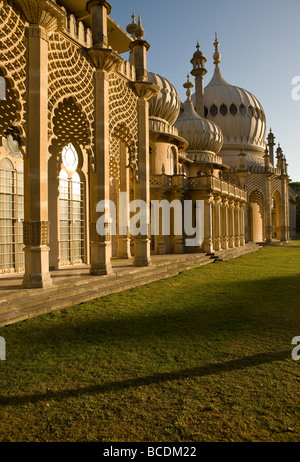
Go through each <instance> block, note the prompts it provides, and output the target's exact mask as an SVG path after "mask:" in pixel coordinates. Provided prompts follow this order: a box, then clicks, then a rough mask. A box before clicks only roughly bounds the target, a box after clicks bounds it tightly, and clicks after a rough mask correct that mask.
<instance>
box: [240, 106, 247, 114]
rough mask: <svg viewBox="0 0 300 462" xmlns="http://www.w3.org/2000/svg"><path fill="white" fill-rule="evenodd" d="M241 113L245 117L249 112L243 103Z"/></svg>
mask: <svg viewBox="0 0 300 462" xmlns="http://www.w3.org/2000/svg"><path fill="white" fill-rule="evenodd" d="M240 113H241V115H242V116H243V117H245V115H246V114H247V109H246V107H245V106H244V105H243V104H241V105H240Z"/></svg>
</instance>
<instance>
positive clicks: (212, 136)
mask: <svg viewBox="0 0 300 462" xmlns="http://www.w3.org/2000/svg"><path fill="white" fill-rule="evenodd" d="M192 86H193V84H192V83H191V82H189V80H188V82H187V83H186V84H185V85H184V87H185V88H188V91H187V96H188V99H187V100H186V102H185V103H184V107H183V112H182V113H181V114H180V115H179V117H178V119H177V121H176V123H175V124H174V125H175V127H176V128H177V130H178V133H179V135H180V136H181V137H182V138H184V139H186V140H187V141H188V143H189V146H188V149H187V151H198V152H199V151H200V152H203V151H206V152H212V153H214V154H218V153H219V152H220V151H221V149H222V145H223V134H222V131H221V129H220V128H219V127H218V125H216V124H215V123H214V122H211V121H210V120H207V119H204V118H203V117H200V116H199V115H198V114H197V112H196V111H195V109H194V105H193V103H192V100H191V91H190V88H191V87H192Z"/></svg>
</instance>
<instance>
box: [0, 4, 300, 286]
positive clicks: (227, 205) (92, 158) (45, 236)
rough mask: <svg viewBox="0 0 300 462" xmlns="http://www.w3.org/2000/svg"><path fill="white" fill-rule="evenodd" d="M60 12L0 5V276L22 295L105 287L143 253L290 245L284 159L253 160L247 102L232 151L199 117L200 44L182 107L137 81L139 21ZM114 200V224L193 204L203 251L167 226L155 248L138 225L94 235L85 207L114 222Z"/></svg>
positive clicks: (150, 77)
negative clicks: (117, 265) (199, 213)
mask: <svg viewBox="0 0 300 462" xmlns="http://www.w3.org/2000/svg"><path fill="white" fill-rule="evenodd" d="M73 4H74V11H73V10H72V11H71V10H69V9H68V7H70V2H64V1H61V2H55V1H53V0H36V1H35V2H32V1H29V0H15V1H0V38H1V50H0V84H1V85H2V89H1V95H3V96H2V97H1V100H0V135H1V136H0V224H1V226H0V273H7V272H24V280H23V286H24V287H25V288H38V287H50V286H51V285H52V280H51V269H60V268H63V267H65V266H69V265H76V264H87V265H89V266H90V273H91V275H102V274H103V275H105V274H110V273H111V272H112V267H111V258H112V257H118V258H131V257H133V264H134V265H136V266H148V265H150V264H151V252H152V253H156V254H165V253H186V252H206V253H211V252H213V251H214V250H221V249H228V248H234V247H239V246H244V245H245V243H246V242H247V241H251V240H255V241H272V239H280V240H282V241H287V240H289V239H290V237H291V236H290V234H291V232H290V231H293V230H294V227H295V226H294V223H293V220H294V218H293V217H294V211H293V207H294V202H293V200H294V198H293V196H292V194H291V192H290V191H289V186H288V183H289V181H290V180H289V177H288V175H287V166H286V160H285V157H284V155H283V153H282V150H281V148H280V147H278V149H277V164H276V165H275V164H274V152H273V150H274V146H275V143H274V135H273V134H272V133H270V134H269V136H268V143H267V144H268V151H266V150H265V142H264V140H263V138H264V136H265V128H264V127H265V125H263V124H265V120H264V114H263V110H262V108H261V106H260V105H259V103H258V102H256V100H255V102H253V107H252V106H251V105H250V106H251V111H252V110H256V111H258V112H257V113H256V120H255V121H254V119H253V120H252V119H251V120H252V122H251V123H252V125H251V127H252V128H253V126H254V124H256V125H255V126H256V127H257V130H258V131H259V136H258V137H257V138H255V136H252V138H251V140H250V141H249V139H248V141H247V140H246V142H245V139H244V138H243V136H242V134H241V133H239V128H238V127H239V123H238V121H237V123H236V124H235V126H234V127H235V128H234V130H235V131H237V132H238V133H234V136H232V137H230V136H229V135H228V133H227V132H226V130H225V129H224V128H223V127H222V126H221V127H219V126H218V124H217V123H215V120H214V116H211V115H210V113H211V114H213V113H214V111H213V110H211V108H207V107H206V106H205V105H207V104H208V101H209V102H210V103H209V104H211V106H214V105H215V107H217V102H214V99H213V98H214V96H213V92H212V87H211V86H208V89H205V88H204V83H203V82H204V80H203V79H204V76H205V74H206V70H205V62H206V59H205V58H204V56H203V54H202V52H201V51H200V50H199V45H197V52H196V53H195V54H194V56H193V59H192V61H191V63H192V65H193V69H192V75H193V76H194V77H195V83H196V85H195V88H196V93H195V95H192V93H191V88H192V87H193V84H192V83H191V82H190V81H189V79H188V82H187V83H186V84H185V85H184V86H185V88H186V89H187V101H186V103H185V104H184V105H183V104H182V103H181V102H180V99H179V96H178V94H177V92H176V89H175V88H174V87H173V86H172V84H171V83H170V82H168V81H167V80H166V79H164V78H163V77H161V76H159V75H157V74H153V73H151V72H148V70H147V63H146V61H147V51H148V50H149V47H150V45H149V44H148V42H147V41H145V40H144V35H145V33H144V30H143V27H142V23H141V20H140V18H139V20H138V22H137V23H136V21H135V17H134V16H133V21H132V23H131V24H129V26H128V27H127V32H125V31H123V30H122V29H121V28H120V27H119V26H118V25H117V24H115V23H114V27H108V26H109V25H110V24H111V21H112V20H111V19H110V16H109V14H110V12H111V5H110V4H109V3H108V2H107V1H106V0H95V1H89V2H86V1H78V2H73ZM84 10H86V13H85V14H84V15H82V11H84ZM79 11H81V15H80V18H78V14H77V13H78V12H79ZM218 46H219V43H218V42H217V39H216V42H215V47H216V50H215V55H214V59H215V65H216V69H217V71H216V75H215V77H214V78H215V79H219V84H222V85H223V81H222V82H221V83H220V79H221V77H220V74H219V73H218V72H219V71H218V69H219V64H220V55H219V51H218ZM125 51H130V60H129V61H127V62H124V59H123V57H122V53H123V52H125ZM225 83H226V82H225ZM2 90H3V91H2ZM245 94H246V93H245ZM247 95H248V94H247ZM247 95H246V96H247ZM246 96H245V98H246ZM247 97H248V96H247ZM249 98H250V97H249ZM193 101H194V103H195V107H194V106H193ZM253 101H254V99H253ZM232 104H235V103H234V102H233V103H232ZM250 106H249V108H250ZM232 108H233V106H232ZM217 109H218V108H217ZM209 111H210V112H209ZM220 111H221V113H222V111H223V109H220ZM249 111H250V109H249ZM231 112H232V113H233V112H234V109H231ZM251 117H252V116H251ZM193 127H194V128H193ZM225 132H226V133H225ZM252 132H253V130H252ZM252 132H251V133H252ZM262 137H263V138H262ZM243 143H244V144H245V147H244V148H243V147H242V146H241V145H242V144H243ZM120 192H122V193H127V197H128V203H127V205H126V204H125V208H124V209H125V217H126V218H125V221H126V222H127V223H128V222H129V220H130V212H129V209H128V207H129V201H130V200H133V199H134V200H139V201H140V200H142V201H144V203H146V204H147V208H148V212H149V213H148V215H149V217H150V202H151V201H152V200H159V201H162V200H167V201H169V202H172V201H179V203H181V204H183V201H185V200H189V201H192V203H193V204H196V201H198V200H199V201H203V204H204V211H203V214H204V215H203V216H204V223H203V229H204V240H203V242H201V243H199V245H196V246H192V247H186V246H185V242H186V240H185V238H186V236H185V235H184V234H182V235H178V234H176V233H175V232H174V231H175V228H176V223H175V222H174V218H173V221H172V219H171V229H170V233H169V234H168V235H164V234H163V232H161V231H160V232H159V234H158V235H156V236H151V228H150V219H149V217H148V219H147V220H148V221H147V231H145V230H144V231H143V233H141V234H139V235H138V236H132V235H130V233H129V232H128V230H127V231H126V230H124V232H121V231H120V229H119V226H117V228H118V233H117V235H113V233H111V223H109V222H107V223H105V226H106V229H107V232H106V233H105V235H103V236H100V235H99V234H98V233H97V225H96V223H97V220H98V218H99V212H97V204H98V203H99V202H100V201H103V200H105V201H108V200H111V201H113V202H114V203H115V204H116V208H117V209H118V210H119V209H120V208H121V207H124V204H120V203H119V197H120V196H119V193H120ZM290 210H292V211H290ZM161 219H162V218H161ZM182 220H183V217H182ZM118 224H119V223H117V225H118ZM159 229H160V230H161V223H160V224H159Z"/></svg>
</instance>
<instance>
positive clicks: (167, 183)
mask: <svg viewBox="0 0 300 462" xmlns="http://www.w3.org/2000/svg"><path fill="white" fill-rule="evenodd" d="M150 186H151V188H158V189H159V188H161V189H171V188H177V189H178V188H182V189H184V190H192V191H211V192H217V193H220V194H223V195H226V196H231V197H235V198H236V199H240V200H242V201H246V200H247V192H246V191H245V190H243V189H241V188H238V187H237V186H234V185H232V184H230V183H228V182H227V181H224V180H221V179H219V178H216V177H214V176H201V177H191V178H186V177H185V176H184V175H173V176H170V175H166V174H165V173H162V174H161V175H152V176H151V177H150Z"/></svg>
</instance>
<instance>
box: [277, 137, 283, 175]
mask: <svg viewBox="0 0 300 462" xmlns="http://www.w3.org/2000/svg"><path fill="white" fill-rule="evenodd" d="M276 157H277V165H276V167H277V168H279V169H281V170H282V168H283V152H282V149H281V146H280V144H279V143H278V148H277V149H276Z"/></svg>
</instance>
